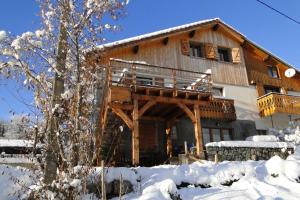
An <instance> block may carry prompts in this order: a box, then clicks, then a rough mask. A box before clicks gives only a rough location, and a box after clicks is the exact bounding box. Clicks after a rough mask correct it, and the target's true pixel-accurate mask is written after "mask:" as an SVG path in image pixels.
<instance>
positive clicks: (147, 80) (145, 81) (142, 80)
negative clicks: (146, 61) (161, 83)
mask: <svg viewBox="0 0 300 200" xmlns="http://www.w3.org/2000/svg"><path fill="white" fill-rule="evenodd" d="M152 81H153V80H152V78H149V77H142V76H137V77H136V83H137V85H152Z"/></svg>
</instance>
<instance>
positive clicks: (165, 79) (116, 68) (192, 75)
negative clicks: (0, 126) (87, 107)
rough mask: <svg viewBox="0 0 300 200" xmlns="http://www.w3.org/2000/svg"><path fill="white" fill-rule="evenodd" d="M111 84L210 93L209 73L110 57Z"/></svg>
mask: <svg viewBox="0 0 300 200" xmlns="http://www.w3.org/2000/svg"><path fill="white" fill-rule="evenodd" d="M110 62H111V66H110V70H111V78H110V79H109V80H110V81H111V85H117V86H124V87H134V88H137V87H157V88H165V89H172V90H174V91H178V90H186V91H195V92H203V93H210V92H211V88H212V81H211V74H208V73H202V72H195V71H189V70H182V69H175V68H170V67H162V66H157V65H150V64H146V63H143V62H136V61H125V60H118V59H110Z"/></svg>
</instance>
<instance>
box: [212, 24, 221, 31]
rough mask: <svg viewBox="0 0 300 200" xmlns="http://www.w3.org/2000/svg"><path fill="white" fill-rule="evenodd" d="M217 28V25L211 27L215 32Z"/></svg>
mask: <svg viewBox="0 0 300 200" xmlns="http://www.w3.org/2000/svg"><path fill="white" fill-rule="evenodd" d="M219 27H220V26H219V24H215V25H213V27H212V30H213V31H216V30H218V29H219Z"/></svg>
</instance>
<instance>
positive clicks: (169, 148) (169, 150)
mask: <svg viewBox="0 0 300 200" xmlns="http://www.w3.org/2000/svg"><path fill="white" fill-rule="evenodd" d="M166 135H167V155H168V156H169V157H170V158H171V157H172V151H173V149H172V138H171V128H170V126H168V125H167V128H166Z"/></svg>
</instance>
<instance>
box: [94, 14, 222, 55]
mask: <svg viewBox="0 0 300 200" xmlns="http://www.w3.org/2000/svg"><path fill="white" fill-rule="evenodd" d="M217 20H219V21H220V20H221V19H220V18H212V19H205V20H201V21H197V22H192V23H188V24H184V25H179V26H175V27H171V28H167V29H163V30H159V31H154V32H150V33H146V34H142V35H138V36H134V37H130V38H126V39H122V40H117V41H115V42H110V43H106V44H102V45H99V46H97V49H100V50H102V49H104V48H110V47H114V46H116V45H122V44H127V43H130V42H134V41H138V40H142V39H147V38H150V37H154V36H158V35H162V34H166V33H170V32H173V31H177V30H181V29H185V28H190V27H193V26H197V25H201V24H204V23H208V22H213V21H217Z"/></svg>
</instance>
